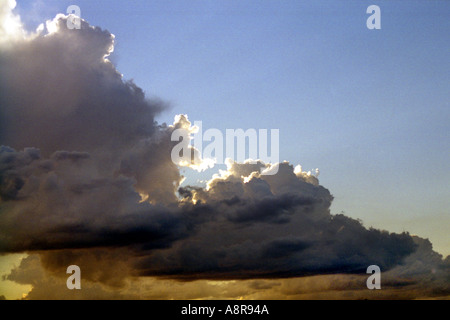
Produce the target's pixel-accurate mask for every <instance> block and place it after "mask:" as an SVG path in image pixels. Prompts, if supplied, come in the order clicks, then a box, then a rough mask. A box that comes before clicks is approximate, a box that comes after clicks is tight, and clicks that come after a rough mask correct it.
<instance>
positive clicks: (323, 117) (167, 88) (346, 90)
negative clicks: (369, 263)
mask: <svg viewBox="0 0 450 320" xmlns="http://www.w3.org/2000/svg"><path fill="white" fill-rule="evenodd" d="M71 4H76V5H78V6H79V7H80V8H81V16H82V18H83V19H85V20H87V21H88V22H89V23H90V24H91V25H96V26H100V27H102V28H104V29H108V30H109V31H110V32H112V33H113V34H115V36H116V47H115V52H114V54H113V56H112V57H111V60H112V61H113V62H114V63H115V64H116V66H117V68H118V70H119V71H120V72H121V73H123V75H124V78H126V79H134V81H135V82H136V84H137V85H138V86H140V87H141V88H143V89H144V91H145V92H146V94H147V95H148V96H149V97H153V96H156V97H159V98H161V99H163V100H166V101H168V102H170V103H171V105H172V109H171V110H169V111H167V112H165V113H164V114H162V115H161V116H160V117H159V118H158V119H157V120H158V121H159V122H172V121H173V117H174V115H175V114H179V113H184V114H187V115H188V116H189V119H190V120H192V121H195V120H198V121H199V120H201V121H203V129H204V130H205V129H208V128H218V129H220V130H223V132H225V129H227V128H233V129H234V128H243V129H248V128H255V129H260V128H265V129H272V128H274V129H275V128H276V129H280V158H281V159H282V160H288V161H289V162H291V163H292V164H294V165H296V164H301V165H302V166H303V168H304V169H313V168H319V169H320V172H321V174H320V176H319V179H320V183H321V184H322V185H323V186H325V187H326V188H328V189H329V190H330V191H331V193H332V194H333V195H334V196H335V200H334V203H333V206H332V211H333V213H339V212H341V211H344V212H345V213H346V214H347V215H349V216H351V217H354V218H360V219H361V220H362V221H363V222H364V224H365V225H366V226H374V227H376V228H383V229H387V230H389V231H395V232H401V231H404V230H405V231H409V232H411V233H413V234H418V235H420V236H421V237H428V238H429V239H430V240H431V241H432V243H433V245H434V248H435V249H436V250H437V251H439V252H440V253H442V254H445V255H447V254H450V239H449V236H448V225H449V224H450V212H449V207H450V200H449V199H450V188H449V181H450V170H449V159H450V154H449V150H450V130H449V124H448V123H449V120H450V111H449V110H450V99H449V92H450V81H449V80H450V79H449V78H450V41H449V40H450V37H449V35H450V20H449V19H448V17H449V16H450V15H449V14H450V2H448V1H433V0H431V1H394V0H391V1H299V0H296V1H269V0H252V1H237V0H227V1H217V0H214V1H193V0H178V1H162V0H161V1H154V0H151V1H144V0H139V1H106V0H100V1H90V0H89V1H88V0H86V1H56V0H50V1H42V0H38V1H20V0H19V1H18V7H17V9H16V11H17V12H18V13H20V15H21V18H22V21H23V22H24V23H25V24H26V25H27V27H28V28H30V29H35V28H36V27H37V26H38V24H40V23H42V22H43V21H45V20H47V19H51V18H53V17H54V16H55V15H56V14H57V13H61V12H62V13H65V12H66V8H67V7H68V6H69V5H71ZM372 4H376V5H379V6H380V8H381V27H382V28H381V30H368V29H367V27H366V20H367V18H368V17H369V15H368V14H367V13H366V9H367V7H368V6H370V5H372Z"/></svg>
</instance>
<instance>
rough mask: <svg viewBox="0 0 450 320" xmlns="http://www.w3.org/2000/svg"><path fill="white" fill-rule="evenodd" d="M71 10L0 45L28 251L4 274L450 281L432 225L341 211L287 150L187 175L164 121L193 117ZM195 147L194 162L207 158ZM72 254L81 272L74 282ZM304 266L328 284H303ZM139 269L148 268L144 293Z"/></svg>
mask: <svg viewBox="0 0 450 320" xmlns="http://www.w3.org/2000/svg"><path fill="white" fill-rule="evenodd" d="M2 5H3V6H2V7H1V8H2V10H3V11H1V12H2V14H3V15H4V14H5V12H6V15H8V16H12V17H16V16H14V15H12V13H11V11H8V10H6V11H5V9H4V8H5V6H4V3H3V2H2ZM7 8H9V10H10V9H11V8H12V6H9V7H7ZM14 19H16V20H17V19H19V18H14ZM66 20H67V17H65V16H64V15H58V16H57V17H56V18H55V19H54V20H53V21H50V22H48V23H47V26H48V28H49V29H50V30H51V31H52V32H50V33H49V32H47V33H44V32H43V31H42V32H40V33H36V34H34V35H33V36H29V35H27V34H25V35H23V36H22V37H21V38H20V37H19V38H18V39H16V40H15V42H14V43H13V44H11V43H8V45H5V44H2V45H0V70H1V78H0V92H2V94H1V95H0V106H1V107H0V145H3V146H1V147H0V253H14V252H27V253H29V256H28V257H27V258H25V259H24V260H22V263H21V264H20V266H18V267H17V268H14V269H13V271H12V272H11V274H10V275H9V276H8V279H9V280H11V281H15V282H17V283H28V284H32V285H33V290H32V291H31V292H30V293H29V295H28V298H40V297H41V298H42V297H48V298H55V297H58V295H59V294H61V295H63V296H64V297H68V298H92V297H104V298H111V299H116V298H117V299H119V298H124V297H125V298H127V297H128V298H140V297H155V295H156V294H157V292H158V291H157V290H156V289H155V288H160V287H162V285H161V284H162V283H164V284H170V286H171V288H173V290H172V291H170V290H166V291H163V292H164V294H162V295H164V296H165V297H173V296H174V295H175V296H177V297H180V298H181V297H182V296H180V293H177V294H175V293H174V292H176V290H178V289H180V288H190V289H193V292H195V293H193V294H188V293H185V294H186V295H189V297H192V298H195V297H202V298H207V297H210V296H209V295H208V294H211V296H214V295H216V296H223V297H234V298H235V297H239V296H246V297H253V298H254V297H269V296H268V295H269V293H270V292H272V294H273V295H274V296H276V297H286V296H291V297H301V296H302V295H308V294H311V293H315V292H318V291H321V292H322V291H323V290H325V291H326V290H328V291H332V292H334V293H336V292H341V291H343V290H344V289H345V288H347V290H349V292H352V294H353V293H354V294H355V295H354V296H352V297H357V296H358V294H357V293H355V292H357V291H358V290H359V289H358V288H360V287H361V283H362V286H363V288H365V287H364V285H365V284H364V281H361V278H362V277H365V276H366V275H365V270H366V268H367V266H369V265H371V264H377V265H379V266H380V267H381V268H382V270H383V272H386V274H387V283H388V285H389V287H391V288H396V289H395V290H397V291H398V288H402V289H404V288H409V289H410V291H409V292H410V294H411V297H421V296H422V295H423V294H427V295H429V296H438V295H441V296H445V295H448V294H449V293H450V289H449V286H448V283H449V282H450V281H449V267H448V266H449V262H448V259H449V258H447V259H446V260H443V259H442V257H441V256H440V255H438V254H437V253H435V252H434V251H433V250H432V247H431V244H430V243H429V242H427V240H425V239H421V238H418V237H413V236H411V235H409V234H408V233H402V234H395V233H389V232H387V231H382V230H376V229H372V228H369V229H367V228H365V227H364V226H363V225H362V223H361V222H360V221H357V220H355V219H352V218H350V217H346V216H344V215H332V214H331V212H330V206H331V203H332V201H333V196H332V195H331V193H330V192H329V190H328V189H326V188H325V187H323V186H321V185H320V183H319V180H318V178H317V176H316V175H311V174H310V173H307V172H303V171H302V170H301V168H300V167H295V168H294V166H293V165H291V164H290V163H289V162H283V163H277V164H265V163H263V162H261V161H258V162H256V163H251V162H248V161H247V162H244V163H236V162H233V161H228V162H227V169H226V170H223V171H221V172H220V173H219V174H217V175H214V176H213V177H212V179H211V180H210V181H209V182H208V183H207V186H206V187H205V188H201V187H192V186H186V187H180V184H181V181H182V179H183V177H182V176H181V174H180V172H179V168H178V167H177V165H176V164H174V163H173V162H172V159H171V152H172V150H173V147H174V146H175V145H176V144H177V143H178V141H172V140H171V136H172V133H173V131H174V130H176V129H179V128H184V129H185V130H187V131H188V132H190V130H193V129H194V128H192V127H191V124H190V122H189V120H188V118H187V116H178V117H176V119H175V122H174V124H173V125H166V124H158V123H157V122H156V121H155V117H156V116H157V115H158V114H159V113H160V112H161V111H162V110H165V108H166V107H167V104H166V103H165V102H163V101H161V100H149V99H147V98H146V96H145V94H144V92H143V90H142V89H141V88H139V87H138V86H137V85H136V84H134V83H133V82H131V81H126V80H124V79H123V78H122V75H121V74H120V73H119V72H118V71H117V70H116V68H115V66H114V65H113V64H112V63H111V62H110V61H109V60H108V59H107V57H108V55H109V54H110V53H111V52H112V50H113V46H114V36H113V35H112V34H111V33H110V32H109V31H107V30H102V29H100V28H98V27H92V26H90V25H89V24H88V23H87V22H86V21H82V23H81V29H80V30H70V29H68V28H67V26H66ZM17 21H18V20H17ZM192 151H193V155H194V162H193V164H189V166H194V168H197V169H198V168H201V167H202V166H203V165H206V164H205V163H203V161H204V160H202V159H201V158H200V155H199V154H198V152H197V153H196V150H195V149H193V150H192ZM261 168H263V169H264V168H266V169H267V170H274V168H276V169H277V174H275V175H262V174H261V173H260V171H261ZM71 264H76V265H79V266H80V267H81V269H82V272H83V279H84V280H85V281H87V283H88V285H87V287H84V288H87V289H86V290H84V289H83V290H82V292H81V293H72V294H71V295H70V294H69V295H68V293H67V292H66V291H67V289H66V288H65V280H64V279H65V278H64V277H65V276H66V274H65V268H66V267H67V266H68V265H71ZM311 277H320V279H321V281H319V282H320V283H322V284H321V285H319V284H317V285H315V286H313V287H314V288H313V289H312V290H306V289H304V286H310V285H311V283H310V282H309V281H310V280H305V279H311ZM330 277H331V278H330ZM333 277H334V278H333ZM284 278H292V279H297V280H296V281H294V282H292V284H291V283H290V282H286V281H284V280H283V279H284ZM61 279H62V280H61ZM135 279H147V280H146V281H148V285H149V288H147V289H148V290H147V289H146V290H145V292H143V293H142V294H143V295H142V296H139V295H136V294H132V293H131V292H132V291H133V288H135V287H133V286H136V283H135ZM314 279H318V278H314ZM329 279H333V281H334V280H336V282H337V283H335V284H333V285H327V284H326V282H327V281H329ZM180 280H182V281H180ZM224 280H226V281H224ZM235 280H240V281H238V282H239V283H238V284H235V283H234V282H233V281H235ZM61 281H62V282H61ZM183 281H190V282H191V284H184V285H182V284H181V283H186V282H183ZM241 281H242V282H241ZM311 281H313V280H311ZM55 283H58V286H57V287H55V286H56V284H55ZM218 283H219V284H220V285H218ZM222 284H223V286H222ZM292 285H295V286H296V287H292ZM199 288H202V289H199ZM217 288H220V290H219V289H217ZM224 288H226V289H224ZM202 290H203V291H204V292H208V294H207V293H203V294H201V292H203V291H202ZM227 290H229V291H227ZM366 290H367V289H366ZM393 290H394V289H393ZM353 291H355V292H353ZM161 292H162V291H161ZM341 296H342V295H341Z"/></svg>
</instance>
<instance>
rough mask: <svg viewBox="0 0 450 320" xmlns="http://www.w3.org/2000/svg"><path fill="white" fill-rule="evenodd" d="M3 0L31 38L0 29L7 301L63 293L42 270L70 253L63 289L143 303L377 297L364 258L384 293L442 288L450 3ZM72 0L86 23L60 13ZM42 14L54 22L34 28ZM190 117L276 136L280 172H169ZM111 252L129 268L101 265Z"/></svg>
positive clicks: (49, 270)
mask: <svg viewBox="0 0 450 320" xmlns="http://www.w3.org/2000/svg"><path fill="white" fill-rule="evenodd" d="M2 1H3V2H2V10H3V11H2V16H1V18H2V19H4V21H6V18H5V17H9V16H10V14H12V15H14V16H15V17H17V16H20V21H21V25H20V27H18V29H21V30H26V32H25V33H28V38H27V39H26V40H17V38H14V37H19V38H20V37H22V36H23V32H22V33H20V32H19V33H17V34H20V35H19V36H17V34H12V33H8V32H6V33H5V32H4V29H2V33H1V34H0V35H1V36H2V41H1V43H0V44H1V46H0V48H2V51H1V54H2V55H1V56H0V57H1V60H0V65H1V66H2V68H1V69H0V70H2V71H1V73H2V74H1V80H2V82H1V86H2V87H1V90H2V96H3V97H2V98H0V103H1V110H0V124H1V127H0V145H4V146H5V147H3V149H2V154H1V157H0V163H1V164H2V166H0V170H3V171H0V173H1V175H0V177H1V178H2V179H3V180H0V181H1V182H2V183H3V185H2V189H0V190H1V191H2V193H1V195H2V198H1V201H2V202H0V206H1V207H0V208H1V209H2V210H4V211H5V212H7V213H8V215H5V217H4V218H3V219H2V226H1V227H0V228H1V229H2V231H3V232H4V234H5V236H3V238H0V249H1V250H0V251H2V252H5V253H14V254H15V255H14V256H9V255H7V256H5V258H4V259H3V261H2V262H3V264H2V266H3V265H5V267H2V272H3V274H4V275H5V276H4V279H3V283H4V284H5V285H4V288H6V289H4V291H3V292H2V290H1V289H2V288H1V286H0V295H4V296H5V297H7V298H21V297H22V296H23V295H25V297H27V298H30V299H31V298H35V297H38V298H39V297H50V298H51V297H52V296H51V294H50V292H58V294H61V295H64V294H67V292H66V291H67V289H66V288H62V289H61V288H54V287H52V286H53V285H54V284H53V282H52V281H51V279H53V278H57V279H59V278H64V276H65V274H63V276H61V275H60V273H58V272H59V270H61V268H63V267H64V265H59V264H61V262H64V263H65V262H66V261H72V260H73V261H78V263H80V264H83V263H84V265H85V267H84V268H85V269H86V268H87V269H88V270H89V271H88V272H87V273H86V274H87V277H88V280H87V281H89V288H88V289H87V290H84V291H83V290H82V292H81V293H77V294H78V296H72V298H86V297H98V296H104V297H108V298H120V297H123V296H125V297H129V294H130V292H134V291H133V290H132V289H131V288H134V289H135V287H136V281H137V283H139V286H140V288H141V289H142V293H141V296H139V297H138V298H148V297H156V298H164V297H173V295H174V292H183V293H185V295H186V296H189V297H192V298H199V297H200V298H207V297H218V296H219V297H224V296H226V297H231V298H236V297H240V296H244V297H247V298H255V297H276V298H286V297H290V298H308V297H321V298H324V297H325V298H330V297H333V298H336V297H340V298H342V297H344V296H345V297H350V298H361V297H369V298H374V297H380V296H375V293H373V292H368V291H367V289H366V290H360V289H359V286H358V285H357V283H359V282H361V278H364V276H361V270H362V269H363V266H365V265H366V264H367V263H369V261H368V260H370V259H369V257H371V258H372V259H375V260H377V259H378V260H377V261H376V262H377V263H379V264H381V265H382V266H383V268H382V269H384V268H385V269H386V270H389V271H387V275H386V277H387V278H388V279H389V280H388V281H391V282H392V283H393V284H392V288H390V289H388V290H385V291H383V294H384V295H383V297H392V296H398V295H401V296H403V297H407V298H418V297H419V298H420V297H424V296H432V297H436V296H439V294H438V293H440V294H441V295H442V296H445V295H447V296H448V294H449V293H448V288H449V283H448V270H449V269H448V259H446V260H444V258H445V257H446V256H447V255H449V254H450V238H449V236H448V225H449V223H450V214H449V211H448V208H449V204H450V203H449V199H450V188H448V181H449V179H450V170H449V165H448V163H449V161H448V160H449V150H450V145H449V144H450V136H449V129H448V122H449V119H450V111H449V107H450V106H449V103H450V102H449V101H450V100H449V99H448V92H450V90H449V89H450V88H449V86H450V81H449V80H450V79H449V75H450V60H449V58H448V57H449V54H450V42H449V34H450V32H449V31H450V21H449V20H448V16H449V13H450V3H448V2H446V1H375V2H374V1H345V2H341V1H282V2H280V1H269V0H261V1H234V0H232V1H133V2H119V1H106V0H103V1H39V0H36V1H17V6H16V7H15V9H14V11H12V12H11V13H10V12H9V11H8V10H9V8H10V7H11V6H7V2H8V1H4V0H2ZM72 4H76V5H78V6H79V7H80V9H81V18H82V19H83V20H84V22H83V25H82V29H81V30H66V29H65V28H64V26H63V24H64V23H63V22H61V21H64V20H59V21H60V23H59V24H58V23H57V21H58V20H57V19H55V20H53V19H54V18H55V16H56V15H57V14H58V13H63V14H65V13H66V9H67V7H68V6H69V5H72ZM372 4H376V5H378V6H379V7H380V8H381V29H380V30H369V29H368V28H367V27H366V20H367V19H368V17H369V14H367V13H366V9H367V7H368V6H370V5H372ZM5 8H6V9H5ZM61 19H64V18H61ZM45 21H54V22H53V23H54V25H55V26H58V27H57V28H56V29H57V30H58V31H57V32H55V33H53V34H48V31H49V30H44V31H42V32H41V34H37V35H36V34H35V35H31V34H32V33H33V32H35V30H36V28H38V26H39V25H40V24H41V23H45ZM92 26H98V27H99V28H101V29H95V28H92ZM47 29H48V28H47ZM71 31H75V32H76V31H80V32H78V33H75V32H71ZM46 32H47V34H46ZM112 34H113V35H114V36H112ZM13 36H14V37H13ZM21 41H22V42H21ZM112 45H113V47H114V51H113V52H110V50H111V48H112ZM107 54H110V55H109V56H108V57H107V59H108V60H104V59H103V56H104V55H107ZM100 58H101V59H100ZM46 66H48V67H47V68H46ZM130 80H132V81H133V82H129V81H130ZM3 93H5V94H3ZM6 93H7V94H6ZM67 101H69V103H67ZM62 105H63V106H62ZM179 114H185V115H187V117H188V119H187V118H183V117H182V118H177V119H176V120H175V122H174V117H175V116H176V115H179ZM155 121H156V122H155ZM194 121H202V124H203V129H204V130H205V129H208V128H216V129H219V130H221V131H222V132H225V130H226V129H237V128H242V129H244V130H246V129H249V128H254V129H268V130H270V129H279V131H280V142H279V145H280V160H286V161H288V163H285V164H283V165H280V170H279V171H280V172H279V174H278V175H275V176H273V177H272V176H267V177H264V176H262V177H261V176H257V175H250V174H251V173H252V172H253V171H252V170H254V169H255V168H257V167H254V166H251V165H248V164H234V165H231V166H229V167H227V168H225V166H216V167H214V168H212V169H209V170H206V171H205V172H201V173H197V172H195V171H194V170H192V169H190V168H177V166H175V165H174V164H173V163H171V162H170V161H167V157H166V156H167V155H168V154H170V149H171V147H172V146H173V143H172V142H170V139H169V137H170V134H171V132H172V131H173V130H174V129H176V128H182V129H185V130H188V131H189V130H191V125H192V124H193V123H194ZM100 123H101V124H102V125H98V124H100ZM163 123H166V124H167V126H160V125H161V124H163ZM44 128H45V129H44ZM24 148H34V149H24ZM11 159H14V160H11ZM297 165H301V166H302V168H303V170H304V171H303V172H297V173H296V172H294V170H293V167H294V166H297ZM290 166H292V168H291V167H290ZM218 167H220V168H221V169H223V170H225V171H224V172H222V173H221V174H219V176H215V177H212V176H213V174H214V173H217V168H218ZM315 168H319V169H320V175H319V176H318V177H314V176H309V175H308V174H307V173H306V172H307V171H308V170H312V169H315ZM257 169H258V168H257ZM181 175H185V176H187V179H186V180H185V181H184V182H183V179H182V177H181ZM249 175H250V176H249ZM242 177H246V178H247V180H246V181H244V180H245V179H244V180H242V179H241V178H242ZM248 177H251V179H250V178H248ZM210 179H211V180H210ZM248 179H250V182H249V181H248ZM206 180H209V182H208V184H207V185H208V187H206V182H204V181H206ZM241 180H242V181H241ZM202 181H203V182H202ZM189 185H195V187H193V188H192V187H189ZM180 186H181V187H182V189H181V191H182V192H181V193H180V194H183V196H184V197H185V198H184V199H183V201H182V203H181V204H180V203H177V201H179V200H177V197H176V196H175V194H176V192H177V191H178V189H177V188H178V187H180ZM86 190H90V191H89V192H88V191H86ZM114 195H115V196H114ZM140 198H142V199H145V200H146V201H144V203H143V204H139V200H140ZM195 202H197V203H195ZM191 203H192V205H191ZM67 206H68V207H69V208H70V209H68V211H69V212H68V213H67V214H65V215H64V216H61V211H60V210H64V209H62V208H64V207H67ZM213 208H215V210H213ZM146 212H151V214H150V216H151V217H150V218H148V217H147V213H146ZM308 212H309V213H311V215H312V217H310V215H309V214H308ZM30 215H31V216H30ZM142 215H146V217H147V219H143V217H142ZM180 216H181V217H182V218H180ZM24 221H26V222H24ZM358 221H359V222H358ZM33 223H35V224H36V225H39V226H41V228H40V229H39V230H36V228H35V227H33ZM156 226H158V227H156ZM371 227H373V229H371ZM215 230H216V231H217V234H220V235H224V236H223V237H222V236H214V235H215V234H216V233H214V231H215ZM342 230H345V231H342ZM380 230H387V231H388V232H392V233H386V232H384V231H380ZM261 232H263V234H267V235H268V236H267V239H262V238H260V234H261ZM403 232H407V234H405V233H403ZM124 235H126V236H127V237H128V239H132V240H133V239H134V241H131V240H129V241H125V240H126V239H124V238H125V237H124ZM131 235H132V236H131ZM244 236H245V237H246V238H245V237H244ZM242 237H244V238H242ZM113 238H114V239H113ZM352 238H355V239H360V240H361V241H360V243H358V244H356V243H354V242H353V241H351V239H352ZM149 239H151V241H150V240H149ZM205 239H208V241H209V242H211V243H212V244H215V245H216V247H217V248H223V250H213V248H211V247H210V246H206V245H204V241H205ZM375 239H377V240H376V241H375ZM426 239H428V240H426ZM330 241H331V243H333V244H332V245H330ZM374 241H375V242H374ZM374 243H379V244H380V245H379V247H378V245H375V244H374ZM374 246H375V247H376V248H374ZM416 246H417V247H418V248H419V249H417V248H416ZM369 247H370V250H369ZM130 248H131V249H130ZM130 252H131V253H130ZM194 252H201V255H200V257H202V258H204V259H203V260H202V263H200V262H199V261H198V260H196V259H194V258H192V256H193V255H195V254H194ZM251 252H254V253H255V254H254V256H252V255H251V254H250V253H251ZM319 252H321V253H322V252H327V253H328V254H327V258H326V259H325V258H321V257H320V255H319V254H318V253H319ZM258 253H259V254H260V255H258ZM24 254H26V255H24ZM439 254H440V255H442V256H441V258H439V257H438V256H439ZM119 255H125V256H127V257H128V256H130V257H129V260H130V261H131V262H130V263H129V264H124V265H123V266H121V268H123V270H124V275H123V277H119V279H112V276H111V274H113V272H114V271H113V270H105V271H104V274H102V273H101V272H98V271H95V270H94V269H95V268H94V267H93V265H94V264H93V261H95V262H96V263H101V262H99V261H97V260H96V256H101V257H104V260H105V261H115V257H117V256H119ZM424 257H426V258H424ZM269 258H270V259H271V260H270V261H272V262H271V263H267V259H269ZM198 259H199V258H198ZM405 259H406V260H405ZM440 259H441V260H442V261H441V260H440ZM205 261H209V263H205ZM262 261H264V267H263V266H262V265H261V264H262ZM405 261H407V263H406V266H407V267H401V266H402V265H404V263H405ZM417 261H422V262H423V261H426V263H423V264H424V265H426V266H427V267H423V268H424V269H421V267H419V263H418V262H417ZM104 263H106V262H104ZM367 265H368V264H367ZM8 266H9V267H8ZM39 266H40V267H39ZM8 269H9V270H11V271H9V270H8ZM82 269H83V267H82ZM106 269H107V268H106ZM430 270H434V273H433V275H435V278H433V280H432V281H431V280H429V277H428V275H427V274H426V272H428V271H430ZM436 270H440V271H439V272H441V273H439V272H437V275H436ZM8 272H9V273H8ZM27 272H28V274H39V275H40V274H46V277H44V278H45V279H46V280H45V281H44V282H39V281H37V280H33V279H29V278H27V276H26V274H27ZM430 272H431V271H430ZM83 274H84V273H83ZM286 274H287V275H289V277H292V278H293V279H294V280H295V281H293V282H292V283H288V282H285V281H283V280H280V278H282V277H285V276H286ZM307 274H308V275H311V274H312V276H306V275H307ZM362 274H364V272H363V273H362ZM399 275H400V276H403V277H405V279H408V281H411V284H409V285H406V286H401V285H397V286H396V285H395V281H396V279H398V277H399ZM37 277H38V276H37ZM161 277H168V278H169V279H168V280H167V279H165V280H159V278H161ZM180 279H181V280H186V279H189V280H190V281H191V282H187V284H186V283H184V282H183V283H184V286H185V287H183V285H182V284H181V282H179V280H180ZM364 279H365V278H364ZM411 279H413V280H411ZM63 280H65V279H63ZM194 280H195V281H194ZM165 281H166V282H165ZM192 281H193V282H192ZM358 281H359V282H358ZM398 281H399V282H400V280H398ZM64 283H65V281H64ZM168 283H169V285H168ZM403 283H404V282H403ZM30 286H33V289H32V290H31V291H30V289H29V288H30ZM167 286H168V287H171V288H174V289H173V290H172V291H171V290H168V289H165V290H162V289H159V290H157V289H155V288H160V287H167ZM291 286H292V287H291ZM178 287H180V288H182V289H181V290H179V288H178ZM399 287H400V289H398V288H399ZM149 288H150V289H149ZM175 288H176V289H175ZM187 292H189V294H188V293H187ZM199 292H208V294H210V296H201V295H200V296H199ZM225 292H227V293H225ZM227 294H229V296H227ZM127 295H128V296H127ZM69 298H70V295H69ZM132 298H136V296H132Z"/></svg>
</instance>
